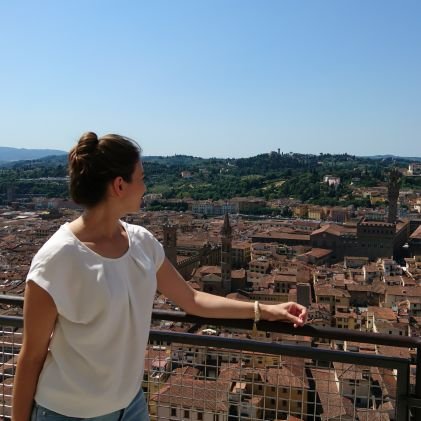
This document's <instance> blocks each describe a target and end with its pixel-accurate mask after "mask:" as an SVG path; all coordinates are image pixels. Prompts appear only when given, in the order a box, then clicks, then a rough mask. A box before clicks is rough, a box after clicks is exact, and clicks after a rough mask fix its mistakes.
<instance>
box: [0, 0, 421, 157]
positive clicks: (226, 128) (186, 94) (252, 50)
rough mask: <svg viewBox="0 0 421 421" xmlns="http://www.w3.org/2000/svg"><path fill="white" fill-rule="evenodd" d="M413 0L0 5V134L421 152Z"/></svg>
mask: <svg viewBox="0 0 421 421" xmlns="http://www.w3.org/2000/svg"><path fill="white" fill-rule="evenodd" d="M420 12H421V5H420V4H419V3H418V2H416V1H407V2H405V3H404V4H398V3H396V2H392V1H373V2H370V3H369V4H367V3H365V2H362V1H355V2H352V3H343V2H333V1H325V2H304V3H300V4H297V3H295V2H290V1H284V2H275V1H267V2H265V3H264V4H262V3H258V2H252V1H241V2H240V1H230V2H223V1H214V2H200V3H197V2H193V1H183V2H170V1H157V2H154V3H153V4H150V3H145V2H133V1H128V2H125V3H124V5H123V6H122V5H121V4H119V5H117V4H114V3H113V2H110V1H101V2H99V1H91V2H89V3H86V2H82V1H75V2H72V3H68V4H63V3H61V4H57V3H55V2H52V1H45V2H43V3H42V5H40V4H33V3H31V2H20V3H19V4H13V3H3V4H1V5H0V22H1V25H0V28H1V29H0V31H1V35H2V37H1V39H2V41H1V51H2V53H3V54H2V56H3V66H2V68H1V69H0V75H1V78H0V86H1V89H2V99H3V101H1V103H0V112H1V114H2V117H3V119H2V120H3V124H2V127H3V131H2V134H1V136H0V145H1V146H10V147H12V146H13V147H19V148H29V149H33V148H52V149H61V150H64V151H67V150H69V149H70V147H71V146H72V145H73V143H74V142H75V141H76V140H77V138H78V137H79V136H80V134H81V133H82V132H84V131H87V130H92V131H96V132H97V133H98V134H99V135H102V134H105V133H108V132H117V133H121V134H124V135H127V136H130V137H132V138H134V139H136V140H137V141H138V142H139V143H140V145H141V146H142V148H143V151H144V154H145V155H146V156H154V155H160V156H172V155H175V154H183V155H191V156H200V157H204V158H208V157H235V158H239V157H249V156H254V155H257V154H260V153H265V152H269V151H271V150H275V151H277V150H278V148H279V149H280V150H281V152H284V153H288V152H297V153H311V154H319V153H321V152H322V153H332V154H335V153H345V152H346V153H349V154H352V155H358V156H371V155H386V154H393V155H397V156H409V157H412V156H421V142H420V141H419V133H420V132H421V122H420V121H419V117H418V115H419V112H420V110H421V95H420V94H421V86H420V84H419V81H418V75H419V74H420V72H421V55H420V49H421V48H420V46H421V29H420V27H419V25H418V21H419V16H420Z"/></svg>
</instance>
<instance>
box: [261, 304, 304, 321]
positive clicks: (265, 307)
mask: <svg viewBox="0 0 421 421" xmlns="http://www.w3.org/2000/svg"><path fill="white" fill-rule="evenodd" d="M260 313H261V319H262V320H269V321H275V320H286V321H289V322H291V323H294V327H298V326H303V325H304V324H305V322H306V321H307V309H306V308H305V307H304V306H302V305H301V304H297V303H294V302H293V301H290V302H288V303H282V304H276V305H270V304H260Z"/></svg>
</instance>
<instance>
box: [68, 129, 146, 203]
mask: <svg viewBox="0 0 421 421" xmlns="http://www.w3.org/2000/svg"><path fill="white" fill-rule="evenodd" d="M140 154H141V149H140V147H139V145H138V144H137V143H136V142H135V141H134V140H132V139H129V138H128V137H124V136H120V135H117V134H107V135H105V136H103V137H100V138H98V136H97V135H96V134H95V133H93V132H87V133H84V134H83V135H82V136H81V138H80V139H79V141H78V143H77V144H76V145H75V146H74V147H73V148H72V149H71V150H70V152H69V156H68V163H69V175H70V195H71V197H72V199H73V200H74V201H75V202H76V203H78V204H80V205H84V206H86V207H93V206H95V205H97V204H98V203H100V202H101V201H102V200H103V199H104V197H105V194H106V191H107V185H108V183H109V182H110V181H112V180H114V179H115V178H116V177H122V178H123V179H124V180H125V181H126V182H130V181H132V174H133V171H134V169H135V166H136V164H137V163H138V162H139V160H140Z"/></svg>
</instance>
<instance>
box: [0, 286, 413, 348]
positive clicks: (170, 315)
mask: <svg viewBox="0 0 421 421" xmlns="http://www.w3.org/2000/svg"><path fill="white" fill-rule="evenodd" d="M0 303H2V304H16V305H22V304H23V297H19V296H11V295H1V294H0ZM18 319H21V318H20V317H17V316H15V317H14V316H0V324H10V325H11V326H15V327H22V326H23V321H22V320H21V321H18ZM152 319H153V320H168V321H173V322H181V323H195V324H198V325H203V324H206V325H215V326H225V327H231V328H237V329H246V330H252V329H253V321H252V320H247V319H244V320H240V319H210V318H204V317H198V316H193V315H190V314H186V313H184V312H181V311H168V310H153V312H152ZM2 320H3V321H2ZM257 328H258V330H260V331H265V332H276V333H285V334H290V335H301V336H309V337H312V338H324V339H334V340H341V341H352V342H362V343H368V344H375V345H386V346H395V347H399V348H420V349H421V337H407V336H397V335H385V334H380V333H371V332H360V331H356V330H350V329H340V328H331V327H318V326H312V325H305V326H303V327H299V328H294V326H293V325H292V324H291V323H286V322H268V321H265V320H262V321H260V322H258V323H257Z"/></svg>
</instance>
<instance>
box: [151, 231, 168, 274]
mask: <svg viewBox="0 0 421 421" xmlns="http://www.w3.org/2000/svg"><path fill="white" fill-rule="evenodd" d="M150 241H151V242H152V248H153V251H154V252H153V254H154V263H155V269H156V271H158V270H159V268H160V267H161V265H162V263H164V259H165V251H164V247H163V246H162V244H161V243H160V242H159V241H158V240H157V239H156V238H155V237H154V235H153V234H151V233H150Z"/></svg>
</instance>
